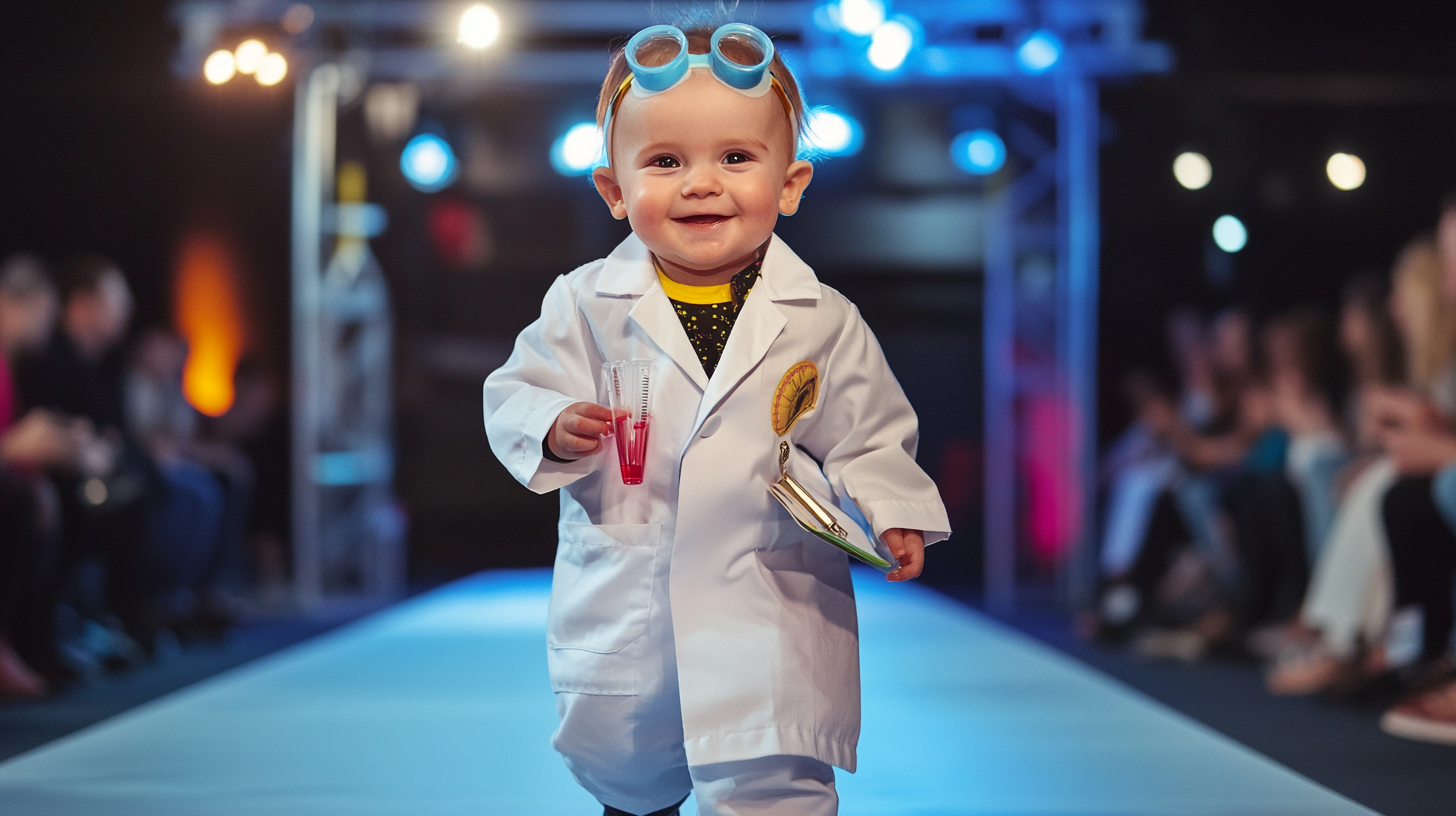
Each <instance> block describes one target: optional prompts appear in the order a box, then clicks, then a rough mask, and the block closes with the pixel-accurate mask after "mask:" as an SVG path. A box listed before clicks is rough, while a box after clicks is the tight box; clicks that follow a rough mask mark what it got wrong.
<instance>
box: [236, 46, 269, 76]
mask: <svg viewBox="0 0 1456 816" xmlns="http://www.w3.org/2000/svg"><path fill="white" fill-rule="evenodd" d="M266 56H268V46H266V45H264V44H263V41H262V40H243V41H242V42H240V43H238V47H237V48H236V49H234V50H233V61H234V62H235V63H237V66H238V73H240V74H251V73H255V72H256V71H257V70H258V68H259V67H260V66H262V64H263V58H264V57H266Z"/></svg>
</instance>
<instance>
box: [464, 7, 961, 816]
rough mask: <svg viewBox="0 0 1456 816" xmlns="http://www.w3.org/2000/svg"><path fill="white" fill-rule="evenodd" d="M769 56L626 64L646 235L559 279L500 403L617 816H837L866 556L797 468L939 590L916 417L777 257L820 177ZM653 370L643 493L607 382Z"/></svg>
mask: <svg viewBox="0 0 1456 816" xmlns="http://www.w3.org/2000/svg"><path fill="white" fill-rule="evenodd" d="M803 119H804V114H803V102H802V100H801V98H800V95H799V91H798V85H797V83H796V82H795V80H794V77H793V75H792V74H791V73H790V72H789V70H788V68H787V67H786V66H785V65H784V63H783V61H782V60H781V59H780V58H779V57H778V56H777V55H776V54H775V53H774V49H773V45H772V43H771V42H770V41H769V39H768V38H767V37H766V36H765V35H764V34H763V33H762V32H760V31H758V30H757V29H755V28H753V27H751V26H746V25H742V24H728V25H725V26H722V27H719V28H718V29H716V30H714V29H711V28H706V27H703V28H689V29H688V30H687V31H685V32H684V31H680V30H678V29H676V28H673V27H669V26H654V27H652V28H649V29H646V30H644V31H643V32H641V33H639V34H638V35H637V36H636V37H633V39H632V40H631V41H630V42H629V43H628V45H627V47H626V48H625V49H624V51H623V52H619V53H618V54H616V55H615V56H614V57H613V59H612V63H611V68H610V70H609V71H608V74H607V77H606V80H605V82H604V83H603V86H602V93H601V102H600V104H599V106H598V121H599V123H600V124H601V125H602V126H603V131H604V133H605V138H606V147H607V161H608V164H607V166H604V167H601V168H599V169H597V170H596V172H595V174H594V177H593V178H594V181H595V183H596V188H597V190H598V191H599V192H600V193H601V196H602V198H603V199H604V200H605V201H606V203H607V207H608V208H609V209H610V210H611V212H612V215H613V216H614V217H616V218H618V219H622V218H625V219H627V220H628V222H629V223H630V224H631V226H632V235H631V236H629V237H628V238H627V240H625V241H623V242H622V244H621V245H620V246H618V247H617V248H616V249H615V250H613V251H612V253H611V254H610V255H609V256H607V257H606V258H605V259H602V260H598V261H594V262H592V263H589V264H587V265H586V266H583V267H581V268H580V269H577V270H576V271H574V272H572V273H571V274H569V275H566V276H564V277H562V278H559V279H557V281H556V282H555V283H554V284H553V285H552V286H551V288H550V290H549V291H548V292H547V294H546V297H545V301H544V303H543V304H542V310H541V316H540V318H539V319H537V320H536V321H535V322H534V323H532V324H531V325H530V326H528V327H527V328H526V329H525V330H524V331H522V332H521V335H520V337H518V338H517V340H516V345H515V350H514V352H513V353H512V355H511V357H510V359H509V361H507V362H506V364H505V365H504V366H502V367H501V368H500V369H499V370H498V371H496V372H494V373H493V374H491V375H490V377H489V378H488V379H487V380H486V382H485V425H486V432H487V434H488V435H489V437H490V444H491V449H492V450H493V451H494V452H495V454H496V456H497V457H499V458H500V460H501V462H502V463H503V464H504V465H505V466H506V467H507V468H508V469H509V470H510V472H511V473H512V474H513V475H514V476H515V477H516V478H517V479H518V480H520V481H521V483H522V484H524V485H526V487H528V488H530V489H531V490H533V491H536V492H538V493H544V492H546V491H549V490H557V489H560V490H561V522H560V527H559V534H560V542H559V546H558V549H557V556H556V566H555V572H554V575H553V579H552V590H551V605H550V612H549V615H548V624H547V626H548V635H547V641H548V663H549V667H550V672H551V683H552V688H553V690H554V691H555V692H556V699H557V709H558V712H559V714H560V716H561V725H560V728H558V729H557V731H556V734H555V736H554V738H553V740H552V745H553V746H554V747H555V748H556V750H557V751H559V752H560V753H561V755H562V756H563V758H564V759H565V761H566V764H567V767H568V768H569V769H570V770H571V772H572V774H573V775H574V776H575V778H576V779H577V781H578V782H579V783H580V784H581V785H582V786H583V787H585V788H586V790H587V791H589V792H590V793H591V794H592V795H593V796H595V797H596V798H597V800H598V801H600V802H601V803H602V804H603V805H604V806H605V808H606V813H607V814H608V815H609V816H612V815H614V814H623V813H626V814H661V816H670V814H675V813H677V812H678V808H679V806H680V805H681V804H682V802H683V801H684V800H685V799H686V798H687V796H688V794H689V793H690V792H691V793H696V795H697V804H698V809H699V813H701V814H720V813H721V814H729V813H732V814H740V813H749V812H752V813H755V814H759V813H762V814H769V813H784V814H795V815H796V816H806V815H809V814H812V815H813V816H819V815H820V814H833V813H836V812H837V808H838V796H837V794H836V792H835V788H834V771H833V766H838V767H840V768H843V769H845V770H847V771H850V772H853V771H854V768H855V747H856V743H857V741H858V738H859V725H860V714H859V646H858V624H857V620H856V616H855V604H854V593H853V588H852V586H851V583H850V570H849V564H848V558H847V557H846V555H845V554H844V553H843V552H841V551H840V550H838V549H835V548H834V547H833V546H830V544H828V543H826V542H825V541H821V540H819V539H818V538H816V537H814V536H812V535H810V534H808V533H807V532H805V531H804V530H803V529H801V528H800V527H799V526H798V525H797V524H796V523H795V522H794V520H793V518H792V517H791V516H790V515H789V513H788V512H786V511H785V509H784V508H783V507H781V506H780V505H779V504H778V503H777V502H776V501H775V500H774V497H773V496H772V495H771V494H770V492H769V489H768V488H769V486H770V485H771V484H774V483H775V482H776V481H777V480H778V479H779V478H780V476H781V473H782V471H781V459H780V457H781V455H784V456H788V457H789V461H788V462H786V463H784V464H783V465H782V467H788V468H789V469H790V470H791V471H792V472H793V473H795V474H798V478H799V479H800V481H803V482H805V483H806V484H807V483H810V482H812V481H814V480H817V484H821V485H822V486H823V487H822V490H823V493H824V495H826V496H827V495H828V494H829V493H830V491H831V489H832V492H833V494H834V495H835V496H836V497H838V501H839V502H840V503H842V504H844V505H846V506H848V505H849V503H850V502H853V504H854V505H855V506H857V507H858V509H859V511H861V512H862V514H863V517H864V518H865V519H867V521H868V523H869V525H870V526H871V527H872V528H873V530H874V532H875V533H876V534H877V535H878V536H879V537H880V539H881V540H882V542H883V545H884V548H885V549H887V550H888V553H889V554H892V555H893V556H894V557H895V559H896V560H897V561H898V562H899V563H898V566H895V567H894V568H893V569H892V570H891V571H890V572H889V575H888V577H889V580H892V581H904V580H909V579H911V578H914V577H916V576H918V575H919V574H920V571H921V567H922V564H923V560H924V547H925V544H927V543H930V542H934V541H938V540H940V539H943V538H945V537H946V536H947V535H949V530H950V524H949V522H948V521H947V518H946V513H945V508H944V507H943V505H942V504H941V501H940V497H939V494H938V493H937V491H936V488H935V484H934V483H933V482H932V481H931V480H930V478H929V477H928V476H926V474H925V473H924V472H923V471H922V470H921V469H920V468H919V467H918V466H917V465H916V464H915V446H916V440H917V426H916V418H915V413H914V411H913V410H912V409H911V407H910V404H909V402H908V401H907V400H906V399H905V396H904V393H903V392H902V391H901V390H900V387H899V384H898V383H897V382H896V381H895V378H894V376H893V375H892V374H891V373H890V370H889V367H888V366H887V364H886V362H885V358H884V355H883V354H882V352H881V350H880V347H879V344H878V343H877V342H876V341H875V338H874V336H873V335H872V334H871V333H870V330H869V328H868V327H867V326H866V325H865V323H864V321H863V320H862V319H861V318H860V315H859V312H858V310H856V309H855V307H854V305H853V304H851V303H850V302H849V301H848V300H846V299H845V298H844V297H843V296H842V295H840V294H839V293H838V292H836V291H834V290H833V289H830V288H829V287H827V286H824V285H823V284H821V283H820V282H819V281H818V280H817V279H816V278H815V276H814V273H813V271H812V270H810V268H809V267H808V266H807V265H806V264H805V263H804V262H803V261H801V260H800V259H799V258H798V256H796V255H795V254H794V253H793V251H792V250H790V249H789V248H788V247H787V246H785V245H784V243H783V242H782V241H781V240H779V239H778V238H777V237H775V236H774V235H773V229H774V225H775V223H776V222H777V220H778V217H779V216H780V215H792V214H793V213H794V212H795V211H797V210H798V207H799V203H800V199H801V198H802V196H803V194H804V190H805V188H806V187H808V185H809V181H810V179H811V178H812V177H813V166H812V165H811V164H809V163H808V162H806V161H802V160H796V152H797V145H798V140H799V136H800V132H801V130H802V128H803ZM620 360H648V361H651V377H652V389H653V392H652V398H651V399H652V404H651V412H650V431H651V434H650V437H649V440H648V443H647V446H648V447H647V451H646V459H645V467H644V469H643V473H644V477H643V481H642V483H641V484H635V485H628V484H624V483H623V479H622V478H621V477H620V476H619V475H618V468H617V467H616V466H615V464H616V463H615V462H614V461H613V459H615V458H616V454H615V453H614V452H613V451H612V448H613V447H614V446H612V445H610V443H609V442H608V441H607V440H608V439H609V436H610V434H611V432H612V426H611V422H612V420H613V412H612V410H611V409H609V408H607V407H605V406H603V405H600V404H598V402H599V394H600V393H602V392H601V391H600V390H599V389H600V388H601V385H600V383H601V374H600V369H601V366H602V364H603V363H605V362H608V361H620Z"/></svg>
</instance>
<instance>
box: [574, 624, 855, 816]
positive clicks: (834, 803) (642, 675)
mask: <svg viewBox="0 0 1456 816" xmlns="http://www.w3.org/2000/svg"><path fill="white" fill-rule="evenodd" d="M663 611H664V612H665V611H666V610H663ZM671 620H672V616H671V615H669V614H654V615H653V616H652V618H651V619H650V620H649V622H648V632H647V637H648V638H649V639H650V640H651V641H652V646H653V648H651V649H649V650H648V653H649V655H650V657H649V659H647V660H644V661H643V662H642V663H641V664H639V666H638V670H639V674H638V683H639V691H640V692H641V693H639V694H636V695H632V696H612V695H601V694H578V693H574V692H564V691H562V692H557V693H556V710H557V713H559V714H560V715H561V725H560V726H559V727H558V728H557V729H556V734H555V735H554V736H553V737H552V738H551V747H553V748H555V749H556V750H557V751H558V752H559V753H560V754H561V757H562V759H564V760H565V761H566V767H567V768H568V769H569V770H570V771H571V775H572V776H574V777H576V781H577V783H579V784H580V785H581V786H582V787H583V788H586V790H587V792H588V793H590V794H591V795H592V796H595V797H596V799H597V801H598V802H601V803H602V804H605V805H611V806H612V807H614V808H617V809H618V810H625V811H627V812H628V813H633V814H644V813H651V812H653V811H655V810H661V809H663V808H666V807H671V806H672V805H674V804H676V803H677V802H679V801H681V800H682V799H683V797H685V796H687V795H688V793H689V792H691V793H693V794H695V795H696V797H697V802H698V813H699V816H778V814H783V816H835V814H837V813H838V812H839V794H838V793H837V792H836V791H835V789H834V768H833V767H832V766H830V765H828V764H827V763H824V762H820V761H819V760H817V759H812V758H810V757H802V756H768V757H759V758H756V759H748V760H742V761H738V762H720V763H714V764H711V765H693V766H689V765H688V760H687V753H686V751H685V750H684V749H683V727H682V703H681V701H680V699H679V698H678V690H677V654H676V650H675V649H674V647H673V637H672V623H671Z"/></svg>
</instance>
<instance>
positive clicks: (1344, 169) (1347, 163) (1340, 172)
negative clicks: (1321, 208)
mask: <svg viewBox="0 0 1456 816" xmlns="http://www.w3.org/2000/svg"><path fill="white" fill-rule="evenodd" d="M1325 174H1326V175H1328V176H1329V177H1330V183H1331V184H1333V185H1335V186H1336V187H1338V188H1339V189H1341V190H1353V189H1355V188H1356V187H1359V186H1360V185H1362V184H1364V183H1365V162H1363V161H1360V157H1359V156H1356V155H1354V154H1351V153H1336V154H1335V155H1333V156H1331V157H1330V160H1329V161H1327V162H1325Z"/></svg>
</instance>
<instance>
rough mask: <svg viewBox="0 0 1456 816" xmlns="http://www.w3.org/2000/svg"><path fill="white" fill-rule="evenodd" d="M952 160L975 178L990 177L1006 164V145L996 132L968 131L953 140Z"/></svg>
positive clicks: (984, 130) (978, 129) (980, 129)
mask: <svg viewBox="0 0 1456 816" xmlns="http://www.w3.org/2000/svg"><path fill="white" fill-rule="evenodd" d="M950 158H951V160H952V161H954V162H955V163H956V166H957V167H959V168H960V169H962V170H964V171H966V172H967V173H970V174H971V175H973V176H988V175H990V174H992V173H994V172H996V171H997V170H1000V169H1001V165H1003V164H1005V163H1006V143H1005V142H1003V141H1001V137H1000V136H997V135H996V132H995V131H992V130H987V129H985V128H977V129H976V130H968V131H966V132H965V133H962V134H960V135H959V136H957V137H955V138H954V139H952V140H951V143H950Z"/></svg>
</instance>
